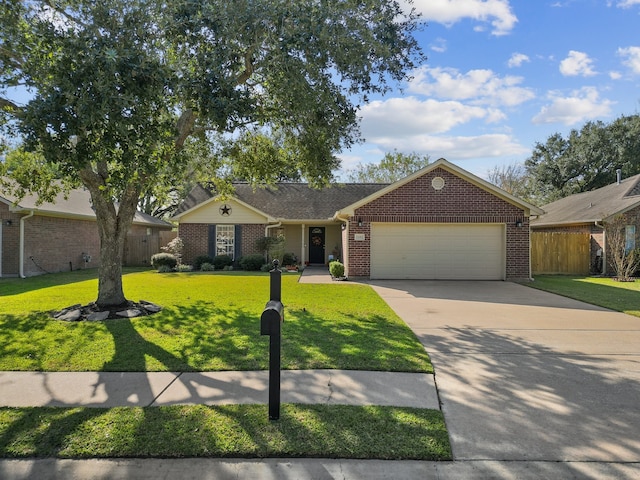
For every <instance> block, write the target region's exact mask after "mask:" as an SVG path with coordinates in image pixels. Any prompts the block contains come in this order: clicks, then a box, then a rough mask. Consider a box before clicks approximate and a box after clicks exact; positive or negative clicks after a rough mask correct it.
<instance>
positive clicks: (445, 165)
mask: <svg viewBox="0 0 640 480" xmlns="http://www.w3.org/2000/svg"><path fill="white" fill-rule="evenodd" d="M436 168H442V169H444V170H447V171H449V172H450V173H453V174H455V175H457V176H459V177H460V178H462V179H464V180H466V181H468V182H469V183H472V184H473V185H475V186H477V187H479V188H481V189H483V190H485V191H487V192H489V193H491V194H493V195H495V196H497V197H499V198H501V199H503V200H505V201H506V202H508V203H511V204H512V205H515V206H517V207H518V208H522V209H523V210H524V211H525V212H526V213H527V214H528V215H542V214H543V213H544V212H543V210H541V209H540V208H538V207H536V206H535V205H532V204H530V203H528V202H525V201H524V200H522V199H520V198H517V197H515V196H513V195H511V194H510V193H508V192H506V191H505V190H502V189H501V188H498V187H496V186H495V185H493V184H491V183H489V182H487V181H486V180H483V179H482V178H480V177H477V176H475V175H473V174H472V173H470V172H467V171H466V170H464V169H462V168H460V167H458V166H457V165H454V164H453V163H451V162H449V161H447V160H445V159H444V158H440V159H438V160H436V161H435V162H433V163H430V164H429V165H427V166H425V167H424V168H422V169H420V170H418V171H417V172H414V173H413V174H411V175H409V176H408V177H405V178H403V179H401V180H398V181H397V182H395V183H391V184H388V185H386V186H385V187H384V188H382V189H380V190H378V191H376V192H374V193H372V194H371V195H369V196H367V197H363V198H360V199H359V200H357V201H356V202H354V203H353V204H350V205H348V206H347V207H345V208H343V209H342V210H340V211H337V212H336V216H338V215H340V216H345V215H353V214H354V212H355V210H356V209H357V208H360V207H362V206H363V205H366V204H367V203H370V202H372V201H373V200H375V199H376V198H379V197H382V196H383V195H385V194H387V193H389V192H391V191H393V190H395V189H397V188H399V187H401V186H403V185H406V184H407V183H409V182H411V181H413V180H415V179H416V178H418V177H421V176H422V175H425V174H427V173H429V172H431V171H433V170H435V169H436Z"/></svg>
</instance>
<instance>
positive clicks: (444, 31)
mask: <svg viewBox="0 0 640 480" xmlns="http://www.w3.org/2000/svg"><path fill="white" fill-rule="evenodd" d="M414 7H416V9H417V10H418V11H420V12H421V13H422V15H423V17H422V18H423V20H424V21H426V23H427V26H426V28H424V29H423V30H422V31H421V32H419V33H418V39H419V42H420V44H421V46H422V48H423V49H424V52H425V53H426V54H427V56H428V59H427V61H426V62H425V63H424V64H423V65H421V66H420V67H419V68H418V69H417V70H416V71H415V72H413V80H411V81H410V82H408V83H406V84H404V85H402V86H401V87H402V91H401V90H400V88H398V89H397V90H395V91H393V92H390V93H388V94H387V95H385V96H384V97H382V98H379V99H375V100H374V101H372V102H370V103H369V104H367V105H365V106H363V107H362V108H361V116H362V124H361V127H362V133H363V136H364V137H365V139H366V142H365V143H364V144H362V145H358V146H357V147H355V148H352V149H351V150H350V151H345V152H342V154H341V155H340V158H341V159H342V162H343V169H349V168H353V167H354V166H355V165H356V164H358V163H359V162H365V163H370V162H377V161H379V160H380V159H381V158H382V156H383V155H384V153H385V152H389V151H393V150H394V149H397V150H398V151H401V152H405V153H410V152H416V153H419V154H428V155H429V156H430V157H431V160H432V161H434V160H437V159H438V158H441V157H444V158H446V159H447V160H449V161H451V162H453V163H455V164H457V165H459V166H460V167H462V168H464V169H466V170H468V171H470V172H472V173H474V174H476V175H478V176H480V177H483V178H486V175H487V172H488V171H489V170H491V169H492V168H494V167H495V166H501V165H508V164H513V163H522V162H523V161H524V160H525V159H526V158H527V157H528V156H529V155H530V153H531V150H532V148H533V146H534V145H535V143H536V142H541V143H544V142H545V141H546V139H547V138H548V137H549V136H550V135H552V134H554V133H556V132H558V133H561V134H562V135H567V134H568V133H569V132H570V131H571V129H580V128H581V127H582V125H584V123H586V122H587V121H590V120H594V121H595V120H601V121H603V122H605V123H608V122H610V121H612V120H614V119H615V118H617V117H619V116H621V115H632V114H638V113H640V0H562V1H560V0H415V1H414Z"/></svg>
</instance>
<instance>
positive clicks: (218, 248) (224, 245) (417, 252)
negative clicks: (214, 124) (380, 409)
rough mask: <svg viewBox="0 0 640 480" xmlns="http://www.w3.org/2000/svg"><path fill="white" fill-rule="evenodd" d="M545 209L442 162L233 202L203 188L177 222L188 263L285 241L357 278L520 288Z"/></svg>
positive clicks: (305, 259) (242, 188)
mask: <svg viewBox="0 0 640 480" xmlns="http://www.w3.org/2000/svg"><path fill="white" fill-rule="evenodd" d="M542 213H543V212H542V210H540V209H538V208H537V207H535V206H533V205H530V204H528V203H527V202H524V201H523V200H520V199H518V198H516V197H514V196H512V195H510V194H509V193H507V192H505V191H503V190H501V189H499V188H497V187H495V186H493V185H491V184H490V183H488V182H486V181H485V180H482V179H481V178H478V177H476V176H475V175H473V174H471V173H469V172H467V171H465V170H463V169H461V168H460V167H457V166H456V165H454V164H452V163H450V162H448V161H446V160H444V159H440V160H438V161H436V162H434V163H432V164H430V165H428V166H427V167H425V168H423V169H422V170H420V171H418V172H416V173H414V174H413V175H410V176H408V177H407V178H405V179H402V180H400V181H398V182H395V183H393V184H388V185H385V184H339V185H332V186H331V187H328V188H324V189H320V190H315V189H313V188H310V187H309V186H307V185H305V184H291V183H289V184H278V185H276V186H275V187H270V188H258V189H255V190H254V189H252V187H251V186H249V185H247V184H236V185H235V194H234V196H233V197H231V198H227V199H220V198H218V197H217V196H216V194H215V192H213V191H211V190H209V189H207V188H205V187H202V186H197V187H196V188H195V189H194V190H193V191H192V192H191V194H190V196H189V197H188V198H187V199H186V200H185V202H184V203H183V204H182V205H181V206H180V207H179V209H178V211H177V213H176V215H175V216H174V218H173V219H174V220H175V221H177V222H178V223H179V228H178V235H179V236H180V237H181V238H182V239H183V241H184V244H185V251H184V255H183V260H184V262H185V263H189V262H191V261H193V259H194V258H195V257H196V256H198V255H204V254H209V255H216V254H220V253H226V254H229V255H231V256H233V257H234V258H235V259H236V260H237V259H238V258H239V257H240V256H243V255H246V254H249V253H256V252H257V247H256V241H257V240H258V239H259V238H261V237H264V236H272V235H276V234H282V235H284V237H285V239H286V246H285V251H286V252H290V253H293V254H295V255H296V256H297V257H298V259H299V261H300V263H308V264H325V263H327V262H328V261H330V260H331V259H332V258H335V259H340V260H342V261H343V262H344V264H345V269H346V273H347V275H348V276H350V277H369V278H376V279H383V278H389V279H394V278H403V279H404V278H410V279H413V278H415V279H487V280H519V279H529V278H530V277H531V269H530V254H529V217H530V216H531V215H541V214H542Z"/></svg>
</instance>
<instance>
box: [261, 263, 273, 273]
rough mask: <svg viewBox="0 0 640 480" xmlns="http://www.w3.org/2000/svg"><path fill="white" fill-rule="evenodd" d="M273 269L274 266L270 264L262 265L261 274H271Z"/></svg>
mask: <svg viewBox="0 0 640 480" xmlns="http://www.w3.org/2000/svg"><path fill="white" fill-rule="evenodd" d="M271 269H273V265H270V264H268V263H265V264H264V265H262V266H261V267H260V271H261V272H270V271H271Z"/></svg>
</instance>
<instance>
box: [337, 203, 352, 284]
mask: <svg viewBox="0 0 640 480" xmlns="http://www.w3.org/2000/svg"><path fill="white" fill-rule="evenodd" d="M335 218H337V219H338V220H340V221H341V222H343V223H342V225H343V226H344V230H343V229H342V228H341V229H340V230H341V232H340V235H341V237H342V238H341V239H340V241H341V243H342V264H343V265H344V274H345V276H346V277H349V216H348V215H344V214H342V215H341V214H340V213H338V212H336V215H335Z"/></svg>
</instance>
